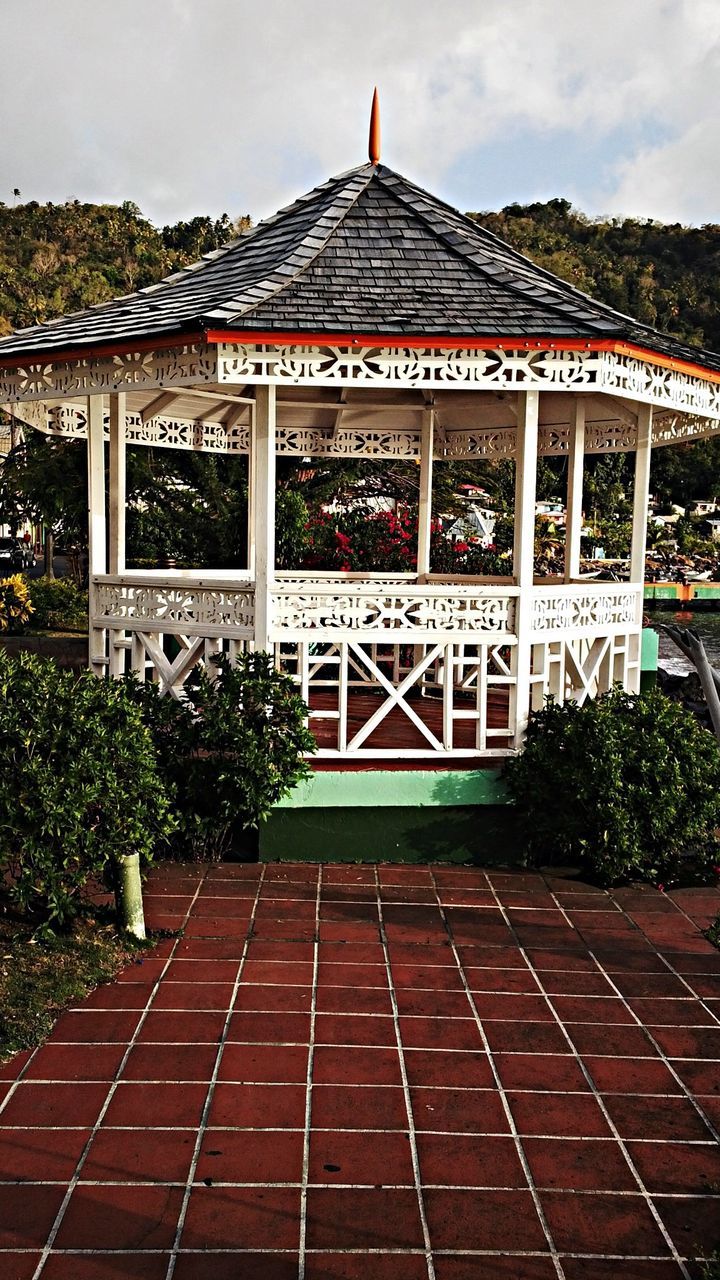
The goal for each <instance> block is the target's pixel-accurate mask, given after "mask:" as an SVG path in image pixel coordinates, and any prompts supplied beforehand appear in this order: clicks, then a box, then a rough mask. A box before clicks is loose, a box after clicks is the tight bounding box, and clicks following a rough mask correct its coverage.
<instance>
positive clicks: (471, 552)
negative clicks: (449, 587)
mask: <svg viewBox="0 0 720 1280" xmlns="http://www.w3.org/2000/svg"><path fill="white" fill-rule="evenodd" d="M307 528H308V549H307V552H306V554H305V557H304V560H303V567H304V568H308V569H337V570H340V571H347V570H355V571H362V570H367V571H372V570H382V571H383V572H387V573H412V572H414V571H415V569H416V568H417V532H418V520H417V513H416V512H415V511H400V512H398V513H395V512H394V511H373V510H371V509H370V508H369V507H355V508H353V509H352V510H350V511H340V512H335V513H332V514H331V513H330V512H328V511H320V512H318V513H317V514H315V515H314V516H313V517H312V519H311V520H310V521H309V522H308V526H307ZM430 565H431V569H432V571H433V572H434V573H447V574H462V573H468V574H476V575H478V576H483V575H489V574H501V575H502V574H507V573H508V572H509V571H510V568H509V563H508V561H507V560H506V559H504V558H502V557H501V556H500V555H499V554H498V553H497V552H496V551H495V548H493V547H491V548H485V547H483V546H481V544H480V543H479V542H478V541H477V540H476V539H472V538H468V539H467V540H457V541H455V542H452V541H450V540H449V539H448V538H447V537H446V536H445V534H444V533H443V531H442V527H441V525H440V523H439V521H433V525H432V528H431V534H430Z"/></svg>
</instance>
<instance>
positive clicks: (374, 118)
mask: <svg viewBox="0 0 720 1280" xmlns="http://www.w3.org/2000/svg"><path fill="white" fill-rule="evenodd" d="M368 155H369V157H370V163H371V164H379V163H380V99H379V98H378V91H377V89H375V91H374V93H373V100H372V108H371V111H370V138H369V142H368Z"/></svg>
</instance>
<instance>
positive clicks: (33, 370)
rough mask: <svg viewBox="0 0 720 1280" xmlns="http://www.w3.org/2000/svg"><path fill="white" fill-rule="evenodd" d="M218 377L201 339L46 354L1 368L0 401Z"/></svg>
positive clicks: (188, 382) (211, 354) (212, 355)
mask: <svg viewBox="0 0 720 1280" xmlns="http://www.w3.org/2000/svg"><path fill="white" fill-rule="evenodd" d="M216 381H217V355H216V348H215V347H207V346H204V345H202V344H194V345H191V346H183V347H174V348H173V347H169V348H168V349H167V350H164V351H130V352H127V353H125V354H122V355H111V356H92V357H87V358H86V359H82V360H64V361H59V362H57V363H56V362H54V361H53V360H51V359H49V358H47V357H46V358H45V359H43V360H39V361H32V360H31V361H28V363H26V364H24V365H23V366H22V367H21V368H17V369H0V404H2V403H7V404H13V403H15V402H17V401H20V400H54V399H59V398H61V397H63V396H70V397H72V396H80V395H100V394H102V393H104V392H109V391H137V390H140V389H141V388H145V387H190V386H202V385H204V384H206V383H208V382H216Z"/></svg>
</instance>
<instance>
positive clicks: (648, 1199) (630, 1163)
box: [521, 894, 690, 1280]
mask: <svg viewBox="0 0 720 1280" xmlns="http://www.w3.org/2000/svg"><path fill="white" fill-rule="evenodd" d="M552 896H553V898H555V895H554V894H553V895H552ZM555 901H556V903H557V906H558V908H559V910H560V911H561V912H562V914H563V915H564V916H565V919H566V920H567V922H568V926H569V927H570V928H571V929H573V930H574V929H575V926H574V925H573V923H572V921H571V920H570V918H569V916H568V915H567V913H566V912H565V909H564V907H563V906H562V904H561V903H560V902H557V899H555ZM521 950H523V948H521ZM587 952H588V955H589V956H590V957H591V958H592V961H593V963H594V964H596V965H597V967H598V969H599V970H600V972H601V974H602V975H603V977H604V978H605V979H606V980H607V981H608V982H609V983H610V985H611V986H612V988H613V990H614V991H617V993H618V996H620V999H621V1000H622V1003H623V1005H624V1006H625V1008H626V1009H627V1010H628V1012H629V1013H630V1014H632V1017H633V1018H634V1020H635V1025H636V1026H639V1027H641V1028H642V1030H644V1031H645V1032H646V1034H647V1035H648V1036H649V1038H650V1040H651V1041H652V1043H653V1044H655V1041H654V1040H653V1038H652V1036H650V1033H649V1032H648V1031H647V1028H646V1027H645V1026H644V1025H643V1023H642V1022H641V1021H640V1019H639V1018H638V1017H637V1016H636V1014H635V1013H633V1010H632V1009H631V1008H630V1006H629V1005H628V1003H627V1001H626V1000H625V997H624V996H622V994H621V992H620V991H619V989H618V987H617V986H616V985H615V983H614V982H613V981H612V979H611V978H610V975H609V974H608V973H607V972H606V971H605V969H604V968H603V966H602V965H601V964H600V962H599V961H598V959H597V957H596V956H595V955H594V953H593V952H592V951H591V950H590V947H587ZM533 973H534V974H535V979H536V981H537V984H538V987H539V988H540V991H541V992H542V994H543V996H544V998H545V1001H546V1003H547V1005H548V1008H549V1009H550V1010H551V1011H552V1014H553V1017H554V1018H555V1021H556V1022H557V1025H558V1027H559V1028H560V1031H561V1033H562V1035H563V1036H564V1037H565V1039H566V1041H567V1043H568V1044H569V1045H570V1048H571V1049H572V1052H573V1056H574V1057H575V1060H576V1062H577V1064H578V1066H579V1068H580V1070H581V1071H582V1074H583V1076H584V1077H585V1079H586V1080H587V1082H588V1084H589V1085H590V1088H591V1090H592V1093H593V1096H594V1098H595V1101H596V1102H597V1104H598V1106H599V1108H600V1110H601V1112H602V1114H603V1116H604V1118H605V1122H606V1124H607V1125H608V1126H609V1128H610V1130H611V1132H612V1134H613V1137H614V1138H615V1141H616V1142H617V1144H618V1147H619V1149H620V1152H621V1154H622V1157H623V1159H624V1160H625V1163H626V1165H627V1167H628V1169H629V1170H630V1172H631V1174H632V1176H633V1178H634V1179H635V1181H636V1183H637V1185H638V1187H639V1188H640V1191H641V1194H642V1196H643V1198H644V1200H645V1203H646V1205H647V1207H648V1209H649V1211H650V1213H651V1215H652V1217H653V1219H654V1221H655V1224H656V1226H657V1227H658V1229H659V1230H660V1233H661V1235H662V1237H663V1239H664V1240H665V1242H666V1244H667V1245H668V1246H669V1248H670V1251H671V1254H672V1257H673V1261H674V1262H676V1263H677V1265H678V1266H679V1268H680V1270H681V1271H682V1274H683V1276H684V1277H685V1280H690V1273H689V1271H688V1269H687V1267H686V1266H685V1264H684V1262H683V1260H682V1257H681V1255H680V1253H679V1251H678V1249H677V1248H676V1246H675V1242H674V1240H673V1239H672V1236H671V1235H670V1233H669V1231H668V1230H667V1227H666V1226H665V1223H664V1222H663V1220H662V1217H661V1216H660V1213H659V1211H658V1209H657V1206H656V1204H655V1202H654V1198H653V1197H652V1196H651V1195H650V1192H649V1191H648V1189H647V1187H646V1185H645V1182H644V1180H643V1178H642V1176H641V1174H640V1171H639V1169H638V1168H637V1166H636V1164H635V1161H634V1160H633V1158H632V1155H631V1154H630V1151H629V1149H628V1146H627V1143H626V1142H625V1139H624V1138H622V1137H621V1135H620V1131H619V1129H618V1127H617V1125H616V1124H615V1121H614V1120H613V1118H612V1116H611V1115H610V1112H609V1111H608V1109H607V1107H606V1105H605V1101H604V1099H603V1096H602V1094H601V1093H600V1090H599V1089H598V1088H597V1085H596V1084H595V1081H594V1079H593V1076H592V1072H591V1071H589V1070H588V1068H587V1066H586V1065H585V1062H584V1060H583V1057H582V1055H581V1053H580V1052H579V1051H578V1049H577V1046H576V1045H575V1043H574V1042H573V1039H572V1036H571V1035H570V1032H569V1031H568V1029H567V1026H566V1025H565V1023H564V1022H563V1020H562V1018H561V1017H560V1015H559V1014H558V1013H557V1012H556V1010H555V1008H554V1006H553V1004H552V1001H551V999H550V997H549V996H548V994H547V992H546V991H545V989H544V987H543V984H542V982H541V981H540V978H539V976H538V974H537V971H536V970H533ZM657 1048H658V1051H659V1052H662V1051H661V1050H660V1048H659V1046H657ZM663 1059H664V1062H665V1065H666V1066H667V1067H668V1068H669V1066H670V1064H669V1063H668V1061H667V1059H665V1058H664V1055H663ZM673 1075H674V1076H675V1079H676V1080H677V1081H678V1083H679V1084H681V1085H682V1081H681V1080H680V1079H679V1077H678V1076H677V1075H676V1074H675V1072H673ZM684 1088H685V1086H684V1085H683V1089H684Z"/></svg>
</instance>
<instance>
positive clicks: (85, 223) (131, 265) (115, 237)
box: [0, 200, 250, 335]
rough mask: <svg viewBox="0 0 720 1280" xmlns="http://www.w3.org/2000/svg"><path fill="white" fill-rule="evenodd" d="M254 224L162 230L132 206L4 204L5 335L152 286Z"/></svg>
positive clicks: (0, 290)
mask: <svg viewBox="0 0 720 1280" xmlns="http://www.w3.org/2000/svg"><path fill="white" fill-rule="evenodd" d="M249 221H250V220H249V218H247V217H241V218H238V219H236V220H235V222H232V221H231V220H230V218H228V216H227V214H223V216H222V217H221V218H218V219H216V220H215V221H213V219H212V218H208V217H198V218H193V219H192V220H191V221H190V222H178V223H175V225H174V226H169V227H163V228H162V230H159V229H158V228H157V227H154V226H153V225H152V224H151V223H150V222H148V221H147V219H146V218H143V216H142V214H141V213H140V210H139V209H138V207H137V205H134V204H132V202H131V201H129V200H126V201H125V203H124V204H122V205H119V206H117V205H110V204H81V203H80V201H79V200H73V201H71V202H69V203H68V204H58V205H54V204H37V203H36V202H35V201H33V202H31V203H30V204H19V205H16V206H15V207H14V208H9V207H8V206H7V205H4V204H1V203H0V335H2V334H6V333H10V332H11V330H12V329H20V328H24V327H25V326H26V325H32V324H38V323H41V322H42V321H43V320H51V319H52V318H53V316H58V315H64V314H66V313H67V312H71V311H79V310H81V309H82V308H83V307H90V306H93V305H94V304H95V303H96V302H105V301H107V300H108V299H110V298H114V297H117V296H118V295H119V294H123V293H131V292H133V290H135V289H142V288H143V287H144V286H145V285H148V284H154V283H155V282H156V281H157V280H160V279H161V278H162V276H164V275H168V274H169V273H170V272H172V271H176V270H178V268H180V267H183V266H186V265H187V263H189V262H194V261H195V260H196V259H197V258H199V257H200V256H201V255H202V254H203V253H208V252H209V251H210V250H212V249H217V248H218V247H219V246H220V245H221V244H224V243H225V242H226V241H227V240H230V239H232V237H233V236H234V235H235V234H237V232H238V231H239V230H240V229H241V228H242V227H244V226H248V225H249Z"/></svg>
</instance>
